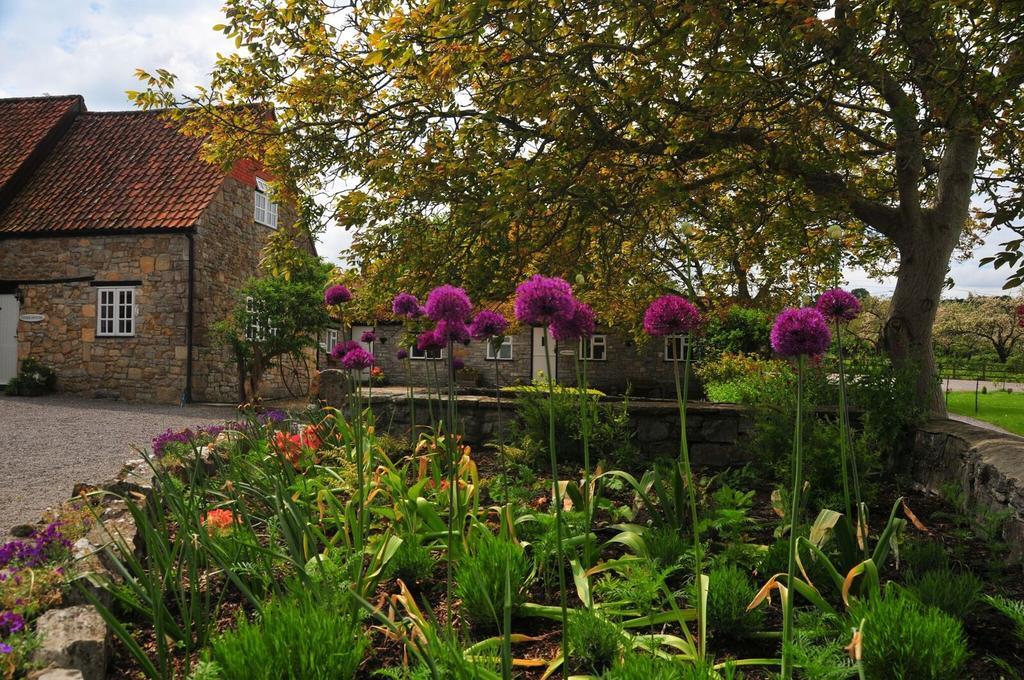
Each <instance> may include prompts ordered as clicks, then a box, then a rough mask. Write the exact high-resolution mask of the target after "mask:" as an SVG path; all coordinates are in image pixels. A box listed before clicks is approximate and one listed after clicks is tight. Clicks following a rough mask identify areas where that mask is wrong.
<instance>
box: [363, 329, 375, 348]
mask: <svg viewBox="0 0 1024 680" xmlns="http://www.w3.org/2000/svg"><path fill="white" fill-rule="evenodd" d="M376 341H377V334H376V333H374V332H373V331H363V334H362V335H360V336H359V342H362V343H365V344H367V345H368V344H370V343H371V342H376Z"/></svg>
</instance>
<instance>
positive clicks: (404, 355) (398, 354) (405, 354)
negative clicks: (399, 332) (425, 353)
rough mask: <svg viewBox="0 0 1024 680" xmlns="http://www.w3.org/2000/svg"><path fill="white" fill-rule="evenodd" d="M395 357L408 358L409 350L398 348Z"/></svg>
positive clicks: (399, 358)
mask: <svg viewBox="0 0 1024 680" xmlns="http://www.w3.org/2000/svg"><path fill="white" fill-rule="evenodd" d="M395 358H396V359H398V360H399V361H401V360H402V359H408V358H409V352H408V351H407V350H404V349H400V350H398V351H397V352H395Z"/></svg>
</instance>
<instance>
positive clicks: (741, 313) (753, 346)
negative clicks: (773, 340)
mask: <svg viewBox="0 0 1024 680" xmlns="http://www.w3.org/2000/svg"><path fill="white" fill-rule="evenodd" d="M771 328H772V317H771V315H770V314H768V312H765V311H763V310H760V309H751V308H748V307H738V306H732V307H730V308H729V309H727V310H726V311H725V313H724V314H720V315H716V316H712V317H711V318H710V319H709V320H708V324H707V327H706V328H705V330H704V337H703V340H704V346H705V348H706V350H705V351H706V352H707V354H709V355H714V354H720V353H722V352H729V353H732V354H757V355H762V356H769V355H770V354H771V344H770V342H769V337H768V336H769V334H770V333H771Z"/></svg>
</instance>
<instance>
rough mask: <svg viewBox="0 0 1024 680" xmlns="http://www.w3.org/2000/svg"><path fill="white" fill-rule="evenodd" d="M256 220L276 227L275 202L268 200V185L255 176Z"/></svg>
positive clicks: (273, 227)
mask: <svg viewBox="0 0 1024 680" xmlns="http://www.w3.org/2000/svg"><path fill="white" fill-rule="evenodd" d="M256 221H257V222H259V223H260V224H265V225H267V226H268V227H271V228H272V229H277V203H274V202H273V201H271V200H270V187H269V186H268V185H267V183H266V182H264V181H263V180H262V179H260V178H258V177H257V178H256Z"/></svg>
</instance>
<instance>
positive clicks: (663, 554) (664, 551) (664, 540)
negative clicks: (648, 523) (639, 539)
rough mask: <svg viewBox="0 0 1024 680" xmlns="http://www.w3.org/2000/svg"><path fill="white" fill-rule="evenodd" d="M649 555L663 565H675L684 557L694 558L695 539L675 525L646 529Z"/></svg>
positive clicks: (645, 535)
mask: <svg viewBox="0 0 1024 680" xmlns="http://www.w3.org/2000/svg"><path fill="white" fill-rule="evenodd" d="M644 545H646V546H647V557H648V558H650V559H651V560H654V562H656V563H657V564H658V566H661V567H673V566H676V565H678V564H679V562H680V561H682V560H683V558H684V557H687V556H689V557H690V560H691V562H692V559H693V541H692V540H691V539H689V538H687V537H686V536H683V535H682V534H681V533H679V530H678V529H676V528H675V527H671V526H666V525H659V526H653V527H651V528H649V529H646V530H644Z"/></svg>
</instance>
